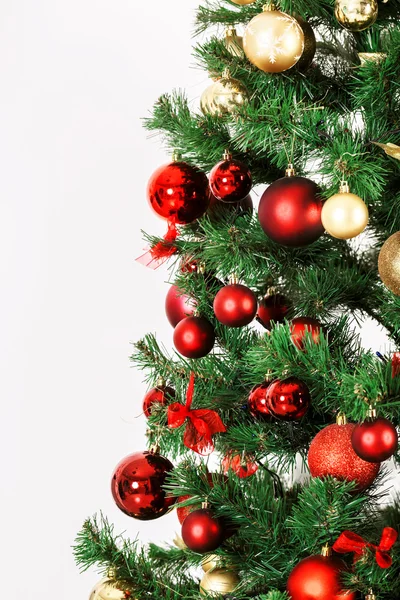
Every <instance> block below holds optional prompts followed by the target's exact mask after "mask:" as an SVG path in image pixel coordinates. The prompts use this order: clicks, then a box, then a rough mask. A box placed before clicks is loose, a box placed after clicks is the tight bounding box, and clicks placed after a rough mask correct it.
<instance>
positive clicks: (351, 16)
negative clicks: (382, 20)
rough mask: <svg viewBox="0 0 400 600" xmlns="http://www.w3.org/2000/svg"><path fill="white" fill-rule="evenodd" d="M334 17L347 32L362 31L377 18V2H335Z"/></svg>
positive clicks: (363, 0)
mask: <svg viewBox="0 0 400 600" xmlns="http://www.w3.org/2000/svg"><path fill="white" fill-rule="evenodd" d="M335 17H336V19H337V21H338V22H339V24H340V25H341V26H342V27H343V28H344V29H348V30H349V31H363V30H364V29H368V27H371V25H373V24H374V23H375V21H376V19H377V17H378V2H377V0H336V2H335Z"/></svg>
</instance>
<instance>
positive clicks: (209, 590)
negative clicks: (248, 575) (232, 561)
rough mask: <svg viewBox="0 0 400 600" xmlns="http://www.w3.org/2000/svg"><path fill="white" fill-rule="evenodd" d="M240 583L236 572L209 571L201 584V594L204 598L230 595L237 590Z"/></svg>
mask: <svg viewBox="0 0 400 600" xmlns="http://www.w3.org/2000/svg"><path fill="white" fill-rule="evenodd" d="M239 582H240V579H239V575H238V574H237V573H236V572H235V571H228V570H227V569H214V570H212V571H207V573H205V574H204V576H203V579H202V580H201V582H200V594H201V595H202V596H206V595H207V594H214V595H216V596H220V595H222V594H230V593H231V592H233V591H234V590H235V589H236V588H237V586H238V585H239Z"/></svg>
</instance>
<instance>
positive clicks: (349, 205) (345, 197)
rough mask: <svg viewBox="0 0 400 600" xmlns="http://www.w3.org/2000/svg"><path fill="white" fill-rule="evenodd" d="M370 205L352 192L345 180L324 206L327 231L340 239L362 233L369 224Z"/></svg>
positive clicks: (323, 220) (323, 221)
mask: <svg viewBox="0 0 400 600" xmlns="http://www.w3.org/2000/svg"><path fill="white" fill-rule="evenodd" d="M368 219H369V213H368V207H367V205H366V204H365V202H364V200H362V198H360V196H356V195H355V194H351V193H350V190H349V186H348V184H347V183H346V182H344V183H343V184H342V185H341V186H340V190H339V193H338V194H334V195H333V196H331V197H330V198H328V200H327V201H326V202H325V204H324V205H323V207H322V212H321V220H322V225H323V226H324V228H325V229H326V231H327V232H328V233H329V234H330V235H331V236H332V237H335V238H339V239H340V240H349V239H350V238H353V237H356V235H358V234H360V233H361V232H362V231H364V229H365V228H366V226H367V225H368Z"/></svg>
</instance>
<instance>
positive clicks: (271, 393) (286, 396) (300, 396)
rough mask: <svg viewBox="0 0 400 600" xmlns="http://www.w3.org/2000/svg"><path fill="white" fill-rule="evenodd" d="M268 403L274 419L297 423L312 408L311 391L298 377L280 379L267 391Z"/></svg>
mask: <svg viewBox="0 0 400 600" xmlns="http://www.w3.org/2000/svg"><path fill="white" fill-rule="evenodd" d="M267 403H268V408H269V410H270V412H271V413H272V414H273V416H274V417H277V418H278V419H283V420H284V421H295V420H298V419H301V418H302V417H304V415H305V414H306V412H307V411H308V409H309V407H310V403H311V396H310V390H309V389H308V387H307V386H306V384H305V383H304V382H303V381H300V379H297V377H289V378H288V379H284V380H280V379H278V380H277V381H274V382H273V383H271V385H270V386H269V388H268V390H267Z"/></svg>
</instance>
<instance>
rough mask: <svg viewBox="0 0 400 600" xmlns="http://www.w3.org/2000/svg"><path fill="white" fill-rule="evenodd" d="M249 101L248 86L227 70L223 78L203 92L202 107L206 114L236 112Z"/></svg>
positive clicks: (219, 114)
mask: <svg viewBox="0 0 400 600" xmlns="http://www.w3.org/2000/svg"><path fill="white" fill-rule="evenodd" d="M248 101H249V93H248V91H247V89H246V87H245V86H244V85H243V84H242V83H241V82H240V81H239V80H238V79H234V78H233V77H231V76H230V74H229V72H228V71H225V72H224V74H223V76H222V77H221V79H219V80H218V81H216V82H215V83H213V84H212V85H210V86H209V87H208V88H207V89H206V90H205V91H204V92H203V94H202V96H201V99H200V108H201V110H202V111H203V113H204V114H210V115H218V116H222V115H228V114H234V113H235V112H237V111H238V110H239V109H240V108H242V107H243V106H245V105H246V104H247V103H248Z"/></svg>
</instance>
